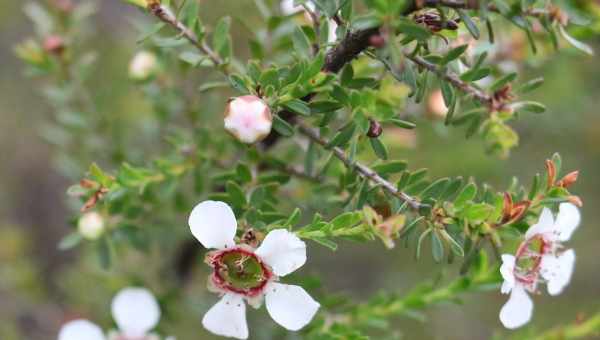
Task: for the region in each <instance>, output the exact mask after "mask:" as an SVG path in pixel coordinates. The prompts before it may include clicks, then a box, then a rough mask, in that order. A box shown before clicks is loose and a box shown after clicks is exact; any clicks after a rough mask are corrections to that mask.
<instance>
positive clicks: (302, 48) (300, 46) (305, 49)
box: [292, 27, 311, 59]
mask: <svg viewBox="0 0 600 340" xmlns="http://www.w3.org/2000/svg"><path fill="white" fill-rule="evenodd" d="M292 42H293V44H294V49H295V50H296V53H298V55H299V56H300V57H303V58H305V59H308V58H310V52H311V49H310V41H309V40H308V37H307V36H306V34H305V33H304V31H303V30H302V29H301V28H300V27H296V28H294V33H293V34H292Z"/></svg>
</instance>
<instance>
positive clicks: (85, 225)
mask: <svg viewBox="0 0 600 340" xmlns="http://www.w3.org/2000/svg"><path fill="white" fill-rule="evenodd" d="M77 230H79V233H80V234H81V236H83V237H84V238H86V239H88V240H96V239H98V238H99V237H100V236H101V235H102V233H104V218H103V217H102V215H100V214H99V213H97V212H95V211H91V212H87V213H85V214H83V215H82V216H81V217H80V218H79V221H78V222H77Z"/></svg>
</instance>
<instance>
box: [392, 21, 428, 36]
mask: <svg viewBox="0 0 600 340" xmlns="http://www.w3.org/2000/svg"><path fill="white" fill-rule="evenodd" d="M397 28H398V30H399V31H400V32H401V33H404V34H405V35H406V36H408V37H410V38H413V39H416V40H421V41H425V40H427V39H429V37H431V31H430V30H428V29H427V28H425V27H423V26H421V25H417V24H415V23H413V22H410V21H401V22H400V23H399V24H398V26H397Z"/></svg>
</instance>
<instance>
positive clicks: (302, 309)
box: [265, 282, 320, 331]
mask: <svg viewBox="0 0 600 340" xmlns="http://www.w3.org/2000/svg"><path fill="white" fill-rule="evenodd" d="M265 294H266V295H265V305H266V307H267V311H268V312H269V315H270V316H271V317H272V318H273V320H275V322H277V323H278V324H280V325H281V326H283V327H284V328H286V329H288V330H290V331H297V330H299V329H300V328H302V327H304V326H306V325H307V324H308V323H309V322H310V320H312V318H313V316H315V314H316V313H317V310H318V309H319V306H320V305H319V303H318V302H317V301H315V300H314V299H313V298H312V297H311V296H310V295H308V293H307V292H306V291H305V290H304V289H303V288H302V287H300V286H293V285H286V284H281V283H276V282H273V283H271V284H269V286H268V287H267V291H266V293H265Z"/></svg>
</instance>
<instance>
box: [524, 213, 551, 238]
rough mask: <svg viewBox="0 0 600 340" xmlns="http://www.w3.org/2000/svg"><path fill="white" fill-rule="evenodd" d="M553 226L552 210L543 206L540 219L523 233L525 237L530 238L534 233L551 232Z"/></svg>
mask: <svg viewBox="0 0 600 340" xmlns="http://www.w3.org/2000/svg"><path fill="white" fill-rule="evenodd" d="M553 228H554V217H553V216H552V211H550V209H548V208H544V209H543V210H542V213H541V214H540V219H539V220H538V222H537V223H536V224H534V225H532V226H531V227H529V229H528V230H527V232H526V233H525V238H526V239H530V238H532V237H533V236H534V235H537V234H543V233H547V232H551V231H552V229H553Z"/></svg>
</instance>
